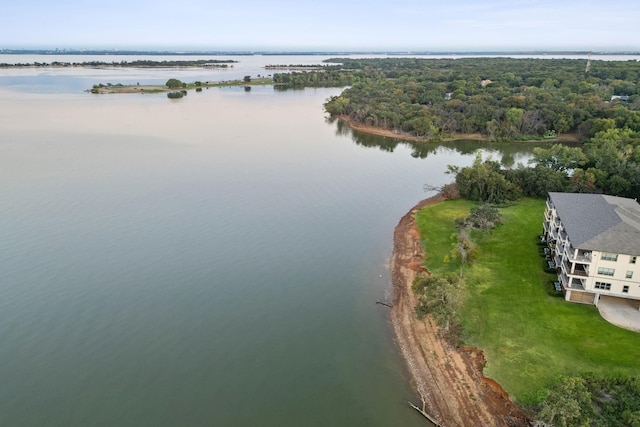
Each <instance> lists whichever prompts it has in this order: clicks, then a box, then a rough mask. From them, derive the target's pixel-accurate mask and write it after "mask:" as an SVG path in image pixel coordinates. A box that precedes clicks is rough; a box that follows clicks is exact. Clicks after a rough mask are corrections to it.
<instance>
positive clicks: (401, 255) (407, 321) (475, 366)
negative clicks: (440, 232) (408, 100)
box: [390, 194, 529, 427]
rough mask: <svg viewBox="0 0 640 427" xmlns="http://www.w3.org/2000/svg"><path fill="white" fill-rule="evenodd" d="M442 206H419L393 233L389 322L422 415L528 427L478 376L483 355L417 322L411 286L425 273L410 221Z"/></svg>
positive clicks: (449, 426) (432, 200)
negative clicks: (422, 272)
mask: <svg viewBox="0 0 640 427" xmlns="http://www.w3.org/2000/svg"><path fill="white" fill-rule="evenodd" d="M444 200H446V198H445V197H444V196H443V195H441V194H437V195H435V196H432V197H429V198H427V199H424V200H422V201H421V202H419V203H418V204H417V205H415V206H414V207H413V208H411V209H410V210H409V212H408V213H407V214H406V215H404V216H403V217H402V218H401V219H400V222H399V223H398V225H397V226H396V228H395V231H394V236H393V252H392V256H391V281H392V286H393V307H392V308H391V313H390V317H391V322H392V325H393V331H394V335H395V339H396V343H397V345H398V348H399V350H400V353H401V354H402V357H403V359H404V361H405V364H406V366H407V368H408V370H409V373H410V374H411V382H412V386H413V388H414V389H415V390H416V391H417V392H418V395H419V396H420V397H421V399H422V405H423V409H424V410H425V411H426V412H427V413H428V414H429V415H431V416H432V417H433V418H434V419H436V420H437V422H438V423H439V424H440V425H442V426H446V427H453V426H460V427H464V426H478V425H486V426H489V425H490V426H495V427H502V426H504V427H506V426H528V425H529V424H528V419H527V417H526V416H525V415H524V414H523V413H522V412H521V411H520V410H519V409H518V408H517V406H516V405H515V404H514V403H513V402H512V401H511V400H510V399H509V396H508V394H507V393H506V392H505V391H504V390H503V389H502V387H501V386H500V385H499V384H498V383H496V382H495V381H493V380H491V379H490V378H485V377H484V375H483V374H482V368H483V366H484V364H485V359H484V353H483V352H482V351H481V350H478V349H475V348H472V347H464V346H463V347H459V348H454V347H453V346H451V345H450V344H449V343H448V342H446V341H445V340H444V339H443V338H441V337H440V336H439V335H438V328H437V326H436V325H435V324H434V323H433V322H432V321H431V320H430V319H429V317H427V318H426V319H425V320H424V321H420V320H418V319H417V317H416V316H415V311H414V307H415V297H414V295H413V292H412V290H411V284H412V282H413V279H414V278H415V276H416V275H417V274H418V272H421V271H426V270H425V269H424V267H422V265H423V259H424V249H423V246H422V241H421V238H420V234H419V232H418V229H417V227H416V224H415V220H414V215H415V213H416V212H417V211H418V210H420V209H422V208H423V207H426V206H429V205H433V204H436V203H439V202H442V201H444ZM427 273H428V272H427Z"/></svg>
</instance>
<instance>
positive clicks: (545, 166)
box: [274, 58, 640, 202]
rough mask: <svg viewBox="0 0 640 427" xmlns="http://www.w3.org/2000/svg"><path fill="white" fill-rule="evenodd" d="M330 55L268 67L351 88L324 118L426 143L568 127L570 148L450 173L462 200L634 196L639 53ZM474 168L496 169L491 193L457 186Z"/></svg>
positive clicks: (551, 132)
mask: <svg viewBox="0 0 640 427" xmlns="http://www.w3.org/2000/svg"><path fill="white" fill-rule="evenodd" d="M330 63H332V64H333V65H332V66H331V67H328V68H327V69H325V70H323V71H309V72H297V73H291V74H276V75H275V76H274V82H275V83H276V84H279V85H282V86H285V87H305V86H307V87H308V86H338V87H341V86H349V87H348V88H347V89H345V90H344V91H343V92H342V93H341V94H340V95H339V96H335V97H332V98H330V99H329V100H327V102H326V104H325V108H326V111H327V112H328V113H329V114H330V115H331V116H332V117H347V118H348V119H349V120H350V121H351V122H352V123H356V124H364V125H369V126H375V127H380V128H383V129H387V130H391V131H393V132H395V133H396V134H398V135H400V136H402V135H410V136H414V137H415V136H418V137H421V138H423V139H424V140H425V141H426V140H439V139H441V138H442V137H443V136H451V135H461V134H478V133H479V134H481V135H483V136H484V137H485V139H486V140H489V141H514V140H540V139H545V138H548V139H549V140H553V139H555V138H557V137H558V136H559V135H560V136H561V135H563V134H565V135H566V134H571V136H572V138H571V139H572V140H573V141H575V142H576V146H574V147H567V146H564V145H554V146H550V147H547V148H540V149H537V151H536V153H535V158H534V161H535V164H536V165H537V166H536V167H533V168H530V167H515V168H513V167H510V168H503V167H502V166H504V165H501V164H499V163H497V162H493V161H488V162H486V163H484V164H481V163H477V164H476V165H477V168H476V169H473V168H471V169H467V170H464V171H462V172H463V173H461V174H459V175H458V178H457V181H460V182H458V184H459V186H460V187H461V188H462V192H463V193H465V191H467V194H465V196H467V197H469V198H473V199H476V200H480V199H485V200H487V199H489V201H493V202H498V201H504V200H508V199H513V198H516V197H518V196H520V195H528V196H538V197H544V196H545V195H546V193H547V191H573V192H604V193H607V194H612V195H617V196H623V197H632V198H638V197H640V88H639V87H638V83H639V81H640V63H639V62H637V61H590V63H588V61H587V59H585V60H575V59H509V58H464V59H417V58H384V59H359V60H353V59H333V60H330ZM392 145H394V144H392ZM421 146H424V147H423V148H420V147H421ZM415 147H416V148H415V156H417V157H422V156H424V155H426V154H427V153H428V151H429V150H428V148H426V146H425V144H416V145H415ZM391 149H392V148H391ZM509 166H514V165H509ZM480 169H486V170H483V171H482V173H481V174H480V175H479V176H483V177H485V178H486V179H489V178H495V177H496V176H497V175H500V179H499V181H495V180H494V181H491V182H492V185H494V187H490V186H489V187H487V186H484V187H482V191H489V190H491V191H492V192H491V193H489V194H478V191H480V190H478V191H476V190H475V188H474V187H473V186H470V187H469V186H467V187H465V181H468V180H472V178H473V179H475V177H467V176H468V174H470V173H471V172H474V173H479V170H480ZM487 177H488V178H487ZM467 178H468V179H467ZM476 184H477V182H476Z"/></svg>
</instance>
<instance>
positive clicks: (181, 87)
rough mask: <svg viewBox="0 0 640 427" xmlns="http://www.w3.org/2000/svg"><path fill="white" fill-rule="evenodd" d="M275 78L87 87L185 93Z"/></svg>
mask: <svg viewBox="0 0 640 427" xmlns="http://www.w3.org/2000/svg"><path fill="white" fill-rule="evenodd" d="M272 84H273V79H272V78H269V77H260V78H257V79H254V78H252V77H251V76H244V78H243V79H242V80H226V81H220V82H210V81H205V82H201V81H198V80H196V81H195V82H192V83H185V82H182V81H180V80H178V79H174V78H172V79H169V80H167V82H166V83H165V84H164V85H141V84H139V83H137V84H135V85H131V84H122V83H116V84H111V83H106V84H104V83H98V84H95V85H93V87H92V88H91V89H87V90H86V92H90V93H95V94H110V93H142V94H144V93H163V92H169V93H183V94H184V92H186V91H188V90H192V89H195V90H196V92H200V91H202V89H203V88H207V89H208V88H210V87H232V86H242V87H251V86H265V85H272ZM174 98H181V96H174Z"/></svg>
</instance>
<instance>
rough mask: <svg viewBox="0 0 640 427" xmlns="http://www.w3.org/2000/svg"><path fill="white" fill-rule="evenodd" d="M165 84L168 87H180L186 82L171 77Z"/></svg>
mask: <svg viewBox="0 0 640 427" xmlns="http://www.w3.org/2000/svg"><path fill="white" fill-rule="evenodd" d="M164 85H165V86H166V87H168V88H169V89H178V88H181V87H183V85H184V83H182V82H181V81H180V80H178V79H169V80H167V82H166V83H165V84H164Z"/></svg>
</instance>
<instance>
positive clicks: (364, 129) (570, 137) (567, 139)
mask: <svg viewBox="0 0 640 427" xmlns="http://www.w3.org/2000/svg"><path fill="white" fill-rule="evenodd" d="M336 119H338V120H340V121H341V122H342V123H344V124H345V125H347V127H348V128H349V129H351V130H354V131H356V132H361V133H365V134H368V135H377V136H383V137H385V138H394V139H400V140H404V141H411V142H422V143H441V142H452V141H460V140H468V141H478V142H495V141H492V140H489V139H487V138H486V137H484V136H482V135H481V134H480V133H460V134H454V135H453V136H451V137H448V138H442V139H438V140H430V139H428V138H423V137H419V136H413V135H407V134H403V133H396V132H394V131H392V130H388V129H383V128H379V127H376V126H368V125H362V124H358V123H354V122H353V121H352V120H351V119H349V117H347V116H343V115H341V116H337V117H336ZM578 141H579V139H578V136H577V135H575V134H570V133H567V134H563V136H562V137H557V138H550V139H531V140H523V141H514V142H516V143H518V142H523V143H529V142H557V143H562V142H564V143H575V142H578Z"/></svg>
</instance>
